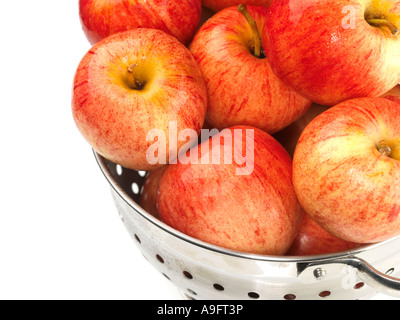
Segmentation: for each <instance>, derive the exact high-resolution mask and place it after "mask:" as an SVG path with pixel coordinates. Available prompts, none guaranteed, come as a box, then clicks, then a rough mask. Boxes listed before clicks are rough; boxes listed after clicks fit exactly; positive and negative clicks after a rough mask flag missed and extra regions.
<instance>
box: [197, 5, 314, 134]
mask: <svg viewBox="0 0 400 320" xmlns="http://www.w3.org/2000/svg"><path fill="white" fill-rule="evenodd" d="M241 8H245V6H241ZM248 12H249V13H250V15H251V17H252V18H253V19H254V21H255V22H256V24H257V27H258V29H257V27H255V28H254V29H252V27H251V26H250V24H249V22H248V21H247V20H246V18H245V16H244V14H242V13H241V12H239V10H238V8H237V7H231V8H227V9H224V10H222V11H220V12H218V13H216V14H215V15H214V16H213V17H211V18H210V19H209V20H208V21H207V22H206V23H205V24H204V25H203V26H202V27H201V28H200V30H199V31H198V32H197V33H196V35H195V37H194V39H193V42H192V44H191V45H190V52H191V53H192V54H193V56H194V58H195V59H196V61H197V62H198V64H199V66H200V69H201V70H202V73H203V77H204V80H205V83H206V86H207V92H208V110H207V121H208V122H209V123H210V125H212V126H214V127H216V128H218V129H220V130H221V129H223V128H226V127H229V126H233V125H240V124H243V125H250V126H254V127H257V128H259V129H262V130H264V131H266V132H268V133H274V132H277V131H279V130H280V129H282V128H284V127H286V126H287V125H289V124H290V123H292V122H293V121H295V120H297V119H298V118H300V117H301V116H302V115H303V114H304V113H305V112H306V110H307V109H308V107H309V106H310V104H311V102H310V101H309V100H307V99H305V98H303V97H302V96H300V95H299V94H297V93H295V92H294V91H292V90H290V89H288V88H287V87H286V86H285V85H284V84H283V83H282V82H281V81H280V80H279V78H278V77H277V76H276V75H275V74H274V73H273V71H272V70H271V67H270V65H269V62H268V59H267V58H265V57H264V56H263V53H262V46H261V45H258V50H257V45H255V43H256V42H257V39H258V40H260V36H259V32H260V31H261V30H262V28H263V25H264V23H265V18H266V12H267V9H266V8H262V7H249V8H248ZM245 14H246V13H245ZM247 14H248V13H247ZM247 17H248V18H249V19H251V17H249V16H247ZM250 21H251V20H250ZM254 21H253V22H254ZM256 51H257V52H258V53H256Z"/></svg>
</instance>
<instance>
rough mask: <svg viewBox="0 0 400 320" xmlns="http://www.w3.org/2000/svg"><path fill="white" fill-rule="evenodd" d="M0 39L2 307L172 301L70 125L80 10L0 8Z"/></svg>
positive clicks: (81, 42) (80, 42)
mask: <svg viewBox="0 0 400 320" xmlns="http://www.w3.org/2000/svg"><path fill="white" fill-rule="evenodd" d="M0 30H1V31H0V32H1V37H0V39H1V40H0V41H1V44H0V79H1V86H0V108H1V112H0V139H1V140H0V141H1V149H0V150H1V151H0V154H1V156H0V170H1V172H0V186H1V194H0V299H174V298H177V299H180V298H181V295H180V293H178V292H177V290H176V289H175V288H174V287H173V286H172V284H171V283H170V282H169V281H168V280H167V279H166V278H165V277H164V276H162V275H161V274H159V273H158V272H157V271H155V269H153V267H152V266H151V265H149V264H148V262H147V261H146V260H145V259H144V257H143V256H142V254H141V253H140V252H139V250H138V249H137V247H136V245H135V243H134V242H133V241H132V239H131V238H130V236H129V234H128V233H127V232H126V230H125V227H124V226H123V224H122V222H121V221H120V219H119V217H118V213H117V210H116V208H115V207H114V204H113V202H112V198H111V193H110V189H109V186H108V183H107V182H106V180H105V179H104V177H103V175H102V173H101V172H100V170H99V168H98V166H97V163H96V162H95V159H94V157H93V154H92V151H91V148H90V147H89V145H88V144H87V143H86V142H85V141H84V140H83V138H82V137H81V135H80V134H79V132H78V131H77V129H76V127H75V124H74V122H73V119H72V114H71V88H72V80H73V76H74V73H75V70H76V68H77V66H78V64H79V61H80V60H81V58H82V57H83V55H84V54H85V53H86V51H87V50H88V49H89V48H90V45H89V43H88V42H87V40H86V38H85V36H84V34H83V32H82V29H81V25H80V21H79V13H78V1H77V0H62V1H61V0H35V1H32V0H23V1H0Z"/></svg>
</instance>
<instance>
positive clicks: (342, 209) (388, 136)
mask: <svg viewBox="0 0 400 320" xmlns="http://www.w3.org/2000/svg"><path fill="white" fill-rule="evenodd" d="M293 183H294V187H295V191H296V194H297V197H298V200H299V202H300V204H301V206H302V207H303V208H304V210H305V212H307V213H308V214H309V215H310V216H311V218H312V219H314V220H315V221H316V222H317V223H318V224H319V225H320V226H321V227H323V228H324V229H326V230H327V231H328V232H329V233H331V234H333V235H334V236H336V237H338V238H340V239H343V240H346V241H350V242H354V243H374V242H379V241H383V240H386V239H389V238H391V237H394V236H396V235H399V234H400V197H399V194H400V106H399V105H398V104H396V103H395V102H393V101H390V100H389V99H385V98H356V99H351V100H347V101H345V102H342V103H340V104H338V105H336V106H334V107H332V108H330V109H329V110H327V111H325V112H323V113H322V114H320V115H319V116H317V117H316V118H315V119H314V120H313V121H311V122H310V124H309V125H308V126H307V127H306V128H305V129H304V131H303V133H302V134H301V136H300V139H299V141H298V143H297V147H296V150H295V153H294V158H293Z"/></svg>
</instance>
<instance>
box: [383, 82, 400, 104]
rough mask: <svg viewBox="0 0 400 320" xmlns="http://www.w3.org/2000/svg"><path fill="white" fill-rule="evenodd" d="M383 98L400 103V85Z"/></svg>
mask: <svg viewBox="0 0 400 320" xmlns="http://www.w3.org/2000/svg"><path fill="white" fill-rule="evenodd" d="M382 97H383V98H386V99H389V100H392V101H394V102H397V103H400V84H398V85H397V86H395V87H394V88H393V89H391V90H389V91H388V92H386V93H385V94H383V95H382Z"/></svg>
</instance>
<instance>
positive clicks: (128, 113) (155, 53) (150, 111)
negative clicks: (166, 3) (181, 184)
mask: <svg viewBox="0 0 400 320" xmlns="http://www.w3.org/2000/svg"><path fill="white" fill-rule="evenodd" d="M135 63H137V71H136V72H137V73H138V76H141V77H142V78H143V79H144V80H145V81H146V85H145V87H144V88H143V89H142V90H135V89H132V88H131V87H130V86H129V85H128V84H127V79H128V77H130V76H131V75H129V73H128V72H127V69H128V67H129V66H130V65H132V64H135ZM206 110H207V93H206V88H205V85H204V81H203V78H202V75H201V72H200V70H199V68H198V66H197V64H196V62H195V60H194V59H193V57H192V56H191V54H190V52H189V50H188V49H187V48H186V47H185V46H183V44H181V43H180V42H179V41H178V40H177V39H175V38H174V37H172V36H170V35H167V34H166V33H165V32H163V31H161V30H155V29H146V28H140V29H132V30H128V31H126V32H122V33H118V34H114V35H111V36H109V37H107V38H106V39H103V40H101V41H100V42H98V43H97V44H96V45H94V46H93V47H92V48H91V49H90V50H89V51H88V52H87V53H86V54H85V56H84V57H83V59H82V60H81V62H80V64H79V66H78V68H77V71H76V74H75V78H74V83H73V97H72V113H73V118H74V120H75V123H76V125H77V127H78V129H79V131H80V132H81V134H82V135H83V137H84V138H85V139H86V140H87V141H88V142H89V144H90V145H91V146H92V147H93V149H94V150H95V151H97V152H98V153H99V154H101V155H102V156H103V157H105V158H106V159H108V160H110V161H113V162H115V163H118V164H120V165H121V166H123V167H126V168H129V169H133V170H144V171H149V170H155V169H156V168H158V167H160V166H162V165H163V164H150V163H149V162H148V161H147V158H146V152H147V150H148V149H149V147H150V146H151V145H153V144H154V141H146V136H147V133H148V132H149V131H150V130H151V129H160V130H162V131H163V132H164V133H165V135H166V140H167V141H166V143H167V146H166V162H167V163H169V161H170V160H171V159H169V155H170V153H168V150H169V149H170V147H169V143H168V137H169V122H170V121H176V123H177V130H178V132H180V131H181V130H184V129H187V128H189V129H193V130H195V131H196V132H197V133H199V132H200V130H201V128H202V126H203V122H204V119H205V114H206ZM185 143H186V142H180V141H178V142H177V146H176V147H177V148H173V147H171V151H172V152H173V154H174V155H175V154H177V152H178V150H179V149H180V148H181V147H182V145H184V144H185Z"/></svg>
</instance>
